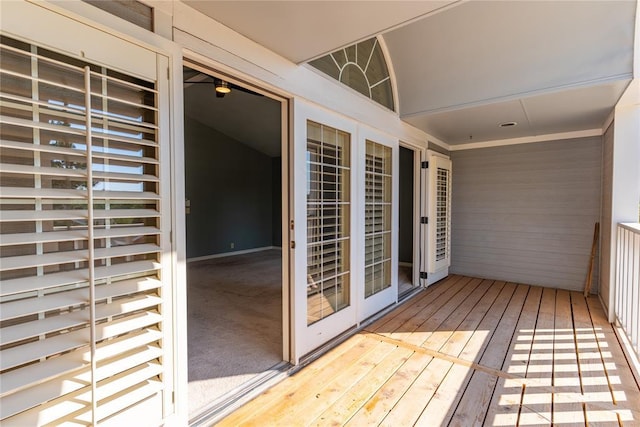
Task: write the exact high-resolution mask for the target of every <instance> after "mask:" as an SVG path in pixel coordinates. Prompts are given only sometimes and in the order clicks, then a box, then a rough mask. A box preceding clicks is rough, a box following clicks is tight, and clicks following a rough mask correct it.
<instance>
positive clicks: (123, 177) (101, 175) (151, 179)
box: [93, 171, 158, 182]
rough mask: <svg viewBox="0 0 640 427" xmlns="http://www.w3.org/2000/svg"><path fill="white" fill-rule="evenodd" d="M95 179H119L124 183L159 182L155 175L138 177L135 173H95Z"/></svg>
mask: <svg viewBox="0 0 640 427" xmlns="http://www.w3.org/2000/svg"><path fill="white" fill-rule="evenodd" d="M93 177H94V178H96V179H118V180H122V181H136V182H137V181H145V182H158V177H157V176H155V175H144V174H140V175H136V174H133V173H119V172H103V171H93Z"/></svg>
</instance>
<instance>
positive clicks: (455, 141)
mask: <svg viewBox="0 0 640 427" xmlns="http://www.w3.org/2000/svg"><path fill="white" fill-rule="evenodd" d="M185 3H187V4H189V5H190V6H192V7H194V8H195V9H197V10H199V11H201V12H203V13H205V14H207V15H209V16H211V17H212V18H214V19H216V20H218V21H219V22H221V23H223V24H225V25H226V26H228V27H230V28H232V29H234V30H235V31H237V32H239V33H241V34H243V35H245V36H247V37H248V38H250V39H252V40H254V41H256V42H257V43H260V44H261V45H263V46H265V47H267V48H269V49H271V50H273V51H274V52H276V53H278V54H280V55H282V56H283V57H285V58H287V59H289V60H291V61H292V62H295V63H301V62H305V61H308V60H310V59H314V58H316V57H318V56H321V55H323V54H326V53H328V52H331V51H334V50H336V49H339V48H342V47H345V46H348V45H351V44H353V43H355V42H357V41H360V40H363V39H366V38H368V37H371V36H373V35H378V34H380V35H382V36H383V38H384V41H385V43H386V45H387V48H388V52H389V60H390V63H391V64H390V65H391V67H392V68H393V70H394V73H395V77H396V86H397V96H398V104H399V114H400V117H401V118H402V119H403V120H405V121H407V122H408V123H410V124H412V125H414V126H416V127H417V128H420V129H422V130H424V131H425V132H427V133H429V134H431V135H433V136H435V137H437V138H439V139H441V140H442V141H444V142H446V143H448V144H450V145H452V146H453V145H460V144H464V143H468V142H474V143H475V142H482V141H492V140H500V139H508V138H516V137H526V136H539V135H546V134H554V133H560V132H571V131H579V130H586V129H597V128H601V127H602V125H603V124H604V123H605V121H606V120H607V117H608V116H609V114H610V113H611V111H612V109H613V106H614V105H615V103H616V102H617V100H618V99H619V97H620V96H621V94H622V92H623V91H624V90H625V88H626V87H627V85H628V84H629V82H630V81H631V78H632V74H633V54H634V46H633V40H634V22H635V8H636V4H637V3H636V2H635V1H634V0H627V1H613V0H601V1H553V2H552V1H468V2H460V1H458V2H452V1H340V2H337V1H240V2H235V1H203V0H185ZM511 121H514V122H517V123H518V125H517V126H514V127H509V128H501V127H499V126H498V125H499V124H500V123H503V122H511Z"/></svg>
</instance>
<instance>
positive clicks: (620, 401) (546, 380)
mask: <svg viewBox="0 0 640 427" xmlns="http://www.w3.org/2000/svg"><path fill="white" fill-rule="evenodd" d="M219 425H221V426H238V425H256V426H271V425H273V426H298V425H300V426H316V425H317V426H324V425H349V426H375V425H380V426H410V425H419V426H446V425H448V426H483V425H486V426H532V425H535V426H545V425H548V426H550V425H562V426H565V425H567V426H574V425H575V426H586V425H590V426H591V425H598V426H640V390H639V388H638V384H636V382H635V380H634V378H633V375H632V374H631V371H630V370H629V366H628V364H627V362H626V359H625V358H624V355H623V353H622V350H621V348H620V345H619V344H618V341H617V339H616V336H615V333H614V331H613V329H612V328H611V326H610V325H609V324H608V323H607V321H606V317H605V314H604V312H603V310H602V307H601V305H600V302H599V301H598V300H597V299H596V298H595V297H590V298H588V299H585V298H584V297H583V296H582V293H578V292H567V291H563V290H556V289H551V288H540V287H535V286H527V285H519V284H514V283H505V282H500V281H492V280H482V279H477V278H471V277H463V276H450V277H448V278H447V279H445V280H443V281H441V282H440V283H438V284H436V285H433V286H431V287H430V288H428V289H427V290H425V291H424V292H422V293H420V294H419V295H417V296H416V297H414V298H412V299H411V300H409V301H408V302H407V303H405V304H403V305H401V306H400V307H398V308H397V309H396V310H394V311H392V312H391V313H389V314H388V315H386V316H384V317H383V318H381V319H379V320H377V321H376V322H375V323H373V324H371V325H370V326H369V327H368V328H366V329H365V330H362V331H360V332H359V333H357V334H355V335H354V336H352V337H351V338H349V339H348V340H347V341H345V342H344V343H342V344H341V345H339V346H337V347H336V348H334V349H332V350H331V351H329V352H328V353H327V354H325V355H323V356H322V357H321V358H319V359H318V360H316V361H314V362H313V363H311V364H310V365H309V366H307V367H305V368H303V369H301V370H300V371H298V372H297V373H296V374H294V375H292V376H290V377H288V378H287V379H285V380H284V381H282V382H280V383H279V384H277V385H276V386H274V387H273V388H271V389H269V390H268V391H266V392H265V393H263V394H261V395H260V396H258V397H257V398H255V399H254V400H252V401H251V402H249V403H248V404H246V405H245V406H243V407H241V408H240V409H238V410H237V411H235V412H234V413H232V414H230V415H229V416H228V417H227V418H225V419H223V420H222V421H221V422H220V423H219Z"/></svg>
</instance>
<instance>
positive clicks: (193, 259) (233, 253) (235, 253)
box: [187, 246, 282, 262]
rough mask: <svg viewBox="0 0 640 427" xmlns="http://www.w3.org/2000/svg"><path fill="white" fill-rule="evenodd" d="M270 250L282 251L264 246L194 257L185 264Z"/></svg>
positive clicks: (279, 248) (274, 247)
mask: <svg viewBox="0 0 640 427" xmlns="http://www.w3.org/2000/svg"><path fill="white" fill-rule="evenodd" d="M271 249H276V250H282V248H281V247H280V246H264V247H262V248H251V249H244V250H241V251H233V252H223V253H221V254H213V255H205V256H199V257H194V258H187V262H196V261H205V260H208V259H215V258H226V257H229V256H236V255H244V254H250V253H253V252H262V251H268V250H271Z"/></svg>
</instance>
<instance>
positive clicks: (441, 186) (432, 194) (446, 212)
mask: <svg viewBox="0 0 640 427" xmlns="http://www.w3.org/2000/svg"><path fill="white" fill-rule="evenodd" d="M428 197H429V201H428V204H429V234H428V240H429V260H428V266H429V273H434V272H436V271H439V270H442V269H443V268H447V267H449V266H450V265H451V247H450V246H451V160H449V159H445V158H443V157H440V156H434V155H432V156H429V194H428Z"/></svg>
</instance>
